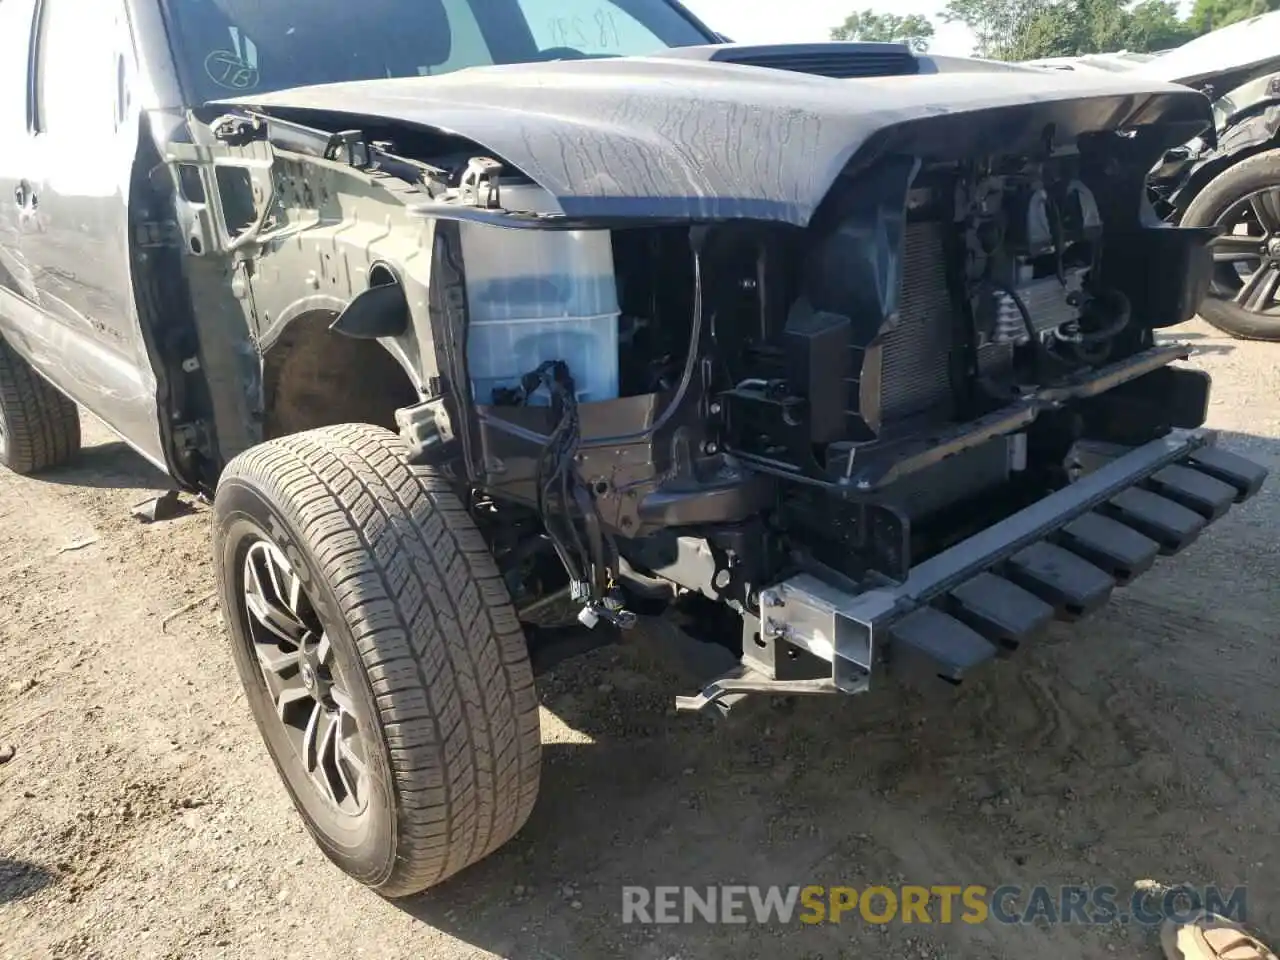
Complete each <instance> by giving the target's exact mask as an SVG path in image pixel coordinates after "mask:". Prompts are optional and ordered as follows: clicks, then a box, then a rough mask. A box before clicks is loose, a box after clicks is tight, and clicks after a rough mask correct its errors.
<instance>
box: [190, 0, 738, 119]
mask: <svg viewBox="0 0 1280 960" xmlns="http://www.w3.org/2000/svg"><path fill="white" fill-rule="evenodd" d="M168 12H169V23H170V32H171V39H172V43H173V46H174V48H175V53H176V55H177V57H178V60H179V62H180V64H179V65H180V68H181V69H182V72H183V73H184V74H185V78H186V82H187V84H188V86H189V88H190V90H189V94H190V95H191V96H192V97H193V99H195V100H198V101H205V100H218V99H223V98H226V97H232V96H235V95H236V94H244V93H251V92H252V93H263V92H267V91H271V90H280V89H283V88H285V87H297V86H305V85H308V84H317V83H336V82H340V81H344V80H369V79H374V78H378V77H406V76H430V75H435V74H441V73H448V72H451V71H454V70H461V69H463V68H465V67H477V66H487V65H492V64H499V63H528V62H532V61H537V60H565V59H580V58H584V57H626V56H639V55H644V54H649V53H655V52H657V51H659V50H663V49H666V48H668V47H679V46H694V45H697V44H703V43H713V42H715V41H714V39H713V38H712V37H710V36H708V35H707V34H705V33H703V32H702V29H701V28H700V27H699V26H698V25H697V24H696V22H695V21H694V20H693V19H691V18H690V17H689V16H688V15H686V14H685V13H684V12H682V10H681V9H680V8H679V7H678V6H676V5H674V4H673V3H671V2H669V0H168Z"/></svg>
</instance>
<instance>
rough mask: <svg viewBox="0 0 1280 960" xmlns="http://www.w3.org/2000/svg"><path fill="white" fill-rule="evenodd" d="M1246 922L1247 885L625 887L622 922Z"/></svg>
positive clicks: (1146, 923) (1154, 923)
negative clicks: (1213, 917) (1203, 915)
mask: <svg viewBox="0 0 1280 960" xmlns="http://www.w3.org/2000/svg"><path fill="white" fill-rule="evenodd" d="M1202 909H1203V910H1207V911H1209V912H1210V913H1213V914H1217V915H1219V916H1223V917H1227V918H1229V919H1232V920H1237V921H1239V922H1245V920H1246V919H1247V917H1246V913H1247V904H1246V896H1245V888H1244V887H1235V888H1233V889H1231V890H1229V891H1223V890H1220V889H1219V888H1217V887H1204V888H1196V887H1189V886H1181V887H1170V888H1167V889H1163V890H1159V891H1152V890H1143V889H1135V890H1130V891H1125V892H1121V891H1120V889H1119V888H1117V887H1113V886H1096V887H1085V886H1056V887H1050V886H1043V885H1041V886H1015V885H1004V886H999V887H988V886H984V885H980V884H969V885H966V886H961V885H959V884H954V885H952V884H936V885H933V886H928V887H925V886H914V885H905V886H898V887H886V886H871V887H864V888H861V889H859V888H857V887H845V886H834V887H828V886H818V885H809V886H791V887H778V886H773V887H759V886H731V885H729V886H712V887H674V886H672V887H664V886H659V887H623V888H622V922H623V923H644V924H677V923H758V924H789V923H804V924H820V923H870V924H888V923H918V924H951V923H965V924H982V923H991V922H995V923H1004V924H1031V923H1049V924H1060V923H1070V924H1091V925H1093V924H1111V923H1136V924H1142V925H1156V924H1159V923H1161V922H1163V921H1164V920H1166V919H1172V920H1175V921H1185V920H1188V919H1190V918H1191V916H1192V915H1193V914H1195V913H1196V912H1198V911H1200V910H1202Z"/></svg>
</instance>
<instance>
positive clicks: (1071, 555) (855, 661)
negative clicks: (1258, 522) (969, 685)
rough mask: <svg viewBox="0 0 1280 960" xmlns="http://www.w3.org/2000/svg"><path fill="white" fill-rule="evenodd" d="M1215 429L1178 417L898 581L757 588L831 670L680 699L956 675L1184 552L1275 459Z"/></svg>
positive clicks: (771, 626) (718, 700)
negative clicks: (1230, 445)
mask: <svg viewBox="0 0 1280 960" xmlns="http://www.w3.org/2000/svg"><path fill="white" fill-rule="evenodd" d="M1216 440H1217V436H1216V434H1214V433H1212V432H1210V431H1195V432H1186V431H1176V432H1174V433H1173V434H1171V435H1170V436H1168V437H1165V438H1163V439H1160V440H1155V441H1152V442H1151V443H1148V444H1145V445H1144V446H1141V447H1138V448H1136V449H1134V450H1132V451H1130V452H1128V453H1126V454H1124V455H1122V456H1120V457H1117V458H1116V459H1114V460H1112V461H1111V462H1110V463H1107V464H1106V465H1104V466H1102V467H1101V468H1099V469H1098V470H1096V471H1095V472H1093V473H1091V474H1089V475H1088V476H1086V477H1084V478H1083V479H1081V480H1080V481H1078V482H1077V483H1073V484H1071V485H1070V486H1068V487H1065V488H1064V489H1062V490H1059V491H1057V492H1055V493H1052V494H1050V495H1049V496H1047V497H1045V498H1044V499H1043V500H1040V501H1038V502H1036V503H1034V504H1032V505H1031V506H1029V507H1027V508H1026V509H1024V510H1021V511H1019V512H1018V513H1015V514H1014V515H1013V516H1011V517H1008V518H1007V519H1005V520H1002V521H1000V522H999V523H996V524H994V525H992V526H991V527H988V528H987V529H986V530H983V531H982V532H980V533H978V534H975V535H974V536H972V537H970V538H969V539H968V540H965V541H963V542H962V543H959V544H957V545H956V546H954V547H951V548H950V549H948V550H945V551H944V552H942V553H940V554H938V555H937V556H934V557H931V558H930V559H928V560H926V561H924V562H923V563H921V564H919V565H917V566H915V567H913V568H912V570H911V572H910V575H909V576H908V577H907V579H906V580H905V581H903V582H901V583H895V584H889V585H886V586H876V587H872V588H869V589H867V590H865V591H862V592H853V591H850V590H848V589H845V588H843V587H838V586H833V585H831V584H829V583H826V582H825V581H823V580H820V579H818V578H817V577H815V576H813V575H811V574H807V573H806V574H800V575H798V576H795V577H792V578H791V579H789V580H787V581H784V582H783V583H780V584H777V585H775V586H773V587H771V588H769V589H766V590H764V591H762V593H761V600H760V603H761V606H760V621H761V630H762V634H763V635H764V636H765V637H767V638H769V639H771V640H776V641H780V642H783V643H786V644H789V645H790V646H792V647H794V648H796V649H797V650H799V651H804V652H806V653H808V654H811V655H813V656H814V657H817V658H819V659H820V660H824V661H826V662H828V663H830V664H831V676H830V677H822V678H818V679H813V680H795V679H778V678H775V677H771V676H768V675H766V674H765V673H762V672H761V671H760V669H759V667H758V665H754V664H753V665H752V666H747V665H744V666H743V667H742V668H740V669H738V670H735V671H734V672H733V673H731V674H729V675H726V676H724V677H721V678H720V679H718V680H716V681H714V682H713V683H711V684H710V685H709V686H708V687H707V688H706V689H704V690H703V691H702V692H701V693H700V694H698V695H697V696H693V697H678V698H677V699H676V706H677V707H678V708H679V709H682V710H702V709H705V708H707V707H710V706H716V707H719V708H720V709H722V710H727V709H728V708H729V707H730V706H731V705H732V704H733V703H734V702H736V701H738V700H740V699H741V698H742V697H743V696H745V695H747V694H750V693H772V694H781V695H794V694H817V693H836V692H843V693H861V692H863V691H865V690H867V688H868V686H869V683H870V678H871V675H872V672H873V670H874V669H877V668H879V666H881V665H883V666H884V667H885V668H887V669H888V670H890V671H891V672H892V673H894V674H895V675H897V676H901V677H905V678H907V679H926V680H930V681H936V680H942V681H944V682H947V683H951V684H957V683H959V682H960V681H961V680H962V679H964V677H965V676H966V675H967V674H968V673H969V672H970V671H971V670H973V669H974V668H976V667H978V666H981V665H982V664H984V663H986V662H987V661H989V660H991V659H993V658H995V657H996V656H999V655H1005V654H1008V653H1009V652H1010V651H1012V650H1014V649H1016V648H1017V646H1018V645H1019V644H1020V643H1022V642H1023V641H1025V640H1027V639H1028V638H1030V637H1031V636H1032V635H1034V634H1035V633H1037V632H1038V631H1039V630H1041V629H1042V628H1043V627H1045V626H1046V625H1047V624H1048V623H1049V621H1050V620H1052V619H1055V618H1056V619H1061V620H1075V619H1078V618H1080V617H1083V616H1087V615H1088V614H1090V613H1093V612H1094V611H1096V610H1098V609H1099V608H1100V607H1102V606H1103V605H1105V604H1106V602H1107V601H1108V600H1109V599H1110V597H1111V592H1112V590H1113V589H1114V588H1115V587H1116V586H1122V585H1124V584H1127V583H1129V582H1130V581H1132V580H1133V579H1134V578H1135V577H1137V576H1140V575H1141V574H1143V573H1145V572H1146V571H1147V570H1149V569H1150V568H1151V566H1152V565H1153V564H1154V562H1155V560H1156V558H1157V556H1160V555H1166V556H1167V555H1171V554H1174V553H1178V552H1179V551H1181V550H1183V549H1184V548H1186V547H1187V546H1188V545H1189V544H1191V543H1192V542H1193V541H1194V540H1195V539H1196V538H1197V537H1198V536H1199V535H1200V533H1201V532H1202V531H1203V530H1204V529H1205V527H1207V526H1208V525H1209V524H1211V523H1213V522H1215V521H1217V520H1219V519H1221V518H1222V517H1223V516H1224V515H1225V514H1226V512H1227V511H1228V510H1229V509H1230V507H1231V506H1232V504H1235V503H1243V502H1244V501H1245V500H1248V499H1249V498H1250V497H1252V496H1253V495H1254V494H1256V493H1257V492H1258V490H1259V489H1260V488H1261V486H1262V484H1263V482H1264V481H1265V479H1266V477H1267V470H1266V468H1264V467H1262V466H1260V465H1259V464H1256V463H1254V462H1253V461H1251V460H1247V459H1245V458H1244V457H1240V456H1238V455H1236V454H1232V453H1228V452H1226V451H1224V450H1220V449H1218V448H1217V447H1216V446H1215V445H1214V444H1215V443H1216Z"/></svg>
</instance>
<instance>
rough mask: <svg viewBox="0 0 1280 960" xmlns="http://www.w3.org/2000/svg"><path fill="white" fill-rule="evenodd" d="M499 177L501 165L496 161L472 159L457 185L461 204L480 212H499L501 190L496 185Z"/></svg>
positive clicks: (482, 158) (479, 158) (483, 158)
mask: <svg viewBox="0 0 1280 960" xmlns="http://www.w3.org/2000/svg"><path fill="white" fill-rule="evenodd" d="M501 175H502V164H500V163H499V162H498V161H497V160H494V159H493V158H492V157H472V158H471V162H470V163H469V164H467V169H466V170H465V171H463V174H462V180H461V181H460V182H459V184H458V186H459V188H460V189H461V192H462V202H463V203H465V204H468V205H469V206H472V207H479V208H480V209H482V210H501V209H502V188H501V187H500V186H499V184H498V178H499V177H500V176H501Z"/></svg>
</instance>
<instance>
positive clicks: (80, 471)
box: [37, 440, 173, 490]
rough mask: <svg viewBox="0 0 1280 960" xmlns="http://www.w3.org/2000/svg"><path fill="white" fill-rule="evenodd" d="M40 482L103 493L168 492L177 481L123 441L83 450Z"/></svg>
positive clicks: (44, 476)
mask: <svg viewBox="0 0 1280 960" xmlns="http://www.w3.org/2000/svg"><path fill="white" fill-rule="evenodd" d="M37 479H39V480H42V481H44V482H46V483H57V484H64V485H66V486H73V487H97V488H99V489H131V488H134V487H138V488H143V489H155V490H167V489H170V488H172V487H173V481H172V480H170V479H169V478H168V477H167V476H165V475H164V474H163V473H161V472H160V471H159V470H157V469H156V468H155V467H154V466H152V465H151V464H150V463H148V462H147V461H146V460H144V459H143V458H142V457H141V456H140V455H139V454H138V453H137V452H136V451H135V450H134V449H133V448H132V447H130V446H129V445H128V444H127V443H124V442H123V441H120V440H113V441H110V442H108V443H100V444H96V445H94V446H91V447H85V448H83V449H82V450H81V451H80V452H79V453H78V454H76V457H75V459H74V460H72V461H71V463H69V464H67V465H66V466H65V467H58V468H57V469H54V470H47V471H45V472H44V473H41V474H38V475H37Z"/></svg>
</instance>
